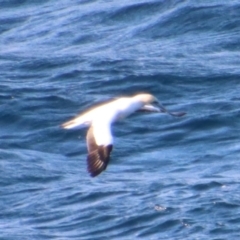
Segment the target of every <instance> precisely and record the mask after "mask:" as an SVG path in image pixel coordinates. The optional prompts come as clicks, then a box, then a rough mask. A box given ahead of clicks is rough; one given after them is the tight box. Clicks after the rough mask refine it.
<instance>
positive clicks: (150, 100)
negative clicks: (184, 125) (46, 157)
mask: <svg viewBox="0 0 240 240" xmlns="http://www.w3.org/2000/svg"><path fill="white" fill-rule="evenodd" d="M138 110H142V111H150V112H163V113H168V114H170V115H172V116H183V115H185V113H184V112H169V111H167V109H166V108H164V107H163V106H162V105H161V104H160V102H159V101H158V100H157V98H155V97H154V96H153V95H151V94H148V93H141V94H137V95H134V96H132V97H120V98H117V99H113V100H111V101H109V102H107V103H103V104H101V105H98V106H95V107H92V108H90V109H88V110H86V111H85V112H83V113H82V114H80V115H78V116H76V117H75V118H73V119H72V120H70V121H67V122H65V123H63V124H62V125H61V127H62V128H65V129H71V128H76V127H84V126H88V127H89V129H88V132H87V137H86V140H87V149H88V156H87V169H88V172H89V173H90V175H91V176H92V177H95V176H97V175H98V174H100V173H101V172H102V171H104V170H105V169H106V167H107V165H108V162H109V158H110V153H111V151H112V148H113V136H112V133H111V125H112V123H113V122H115V121H117V120H120V119H123V118H125V117H127V116H129V115H131V114H132V113H134V112H136V111H138Z"/></svg>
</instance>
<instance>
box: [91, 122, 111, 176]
mask: <svg viewBox="0 0 240 240" xmlns="http://www.w3.org/2000/svg"><path fill="white" fill-rule="evenodd" d="M87 148H88V156H87V169H88V172H89V173H90V175H91V176H92V177H95V176H97V175H99V174H100V173H101V172H102V171H104V170H105V169H106V167H107V165H108V162H109V159H110V153H111V151H112V145H108V146H98V145H97V144H96V142H95V139H94V135H93V127H92V126H91V127H90V128H89V130H88V132H87Z"/></svg>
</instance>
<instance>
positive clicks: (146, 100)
mask: <svg viewBox="0 0 240 240" xmlns="http://www.w3.org/2000/svg"><path fill="white" fill-rule="evenodd" d="M133 98H134V99H135V100H137V101H139V102H141V103H142V104H143V106H142V108H141V109H140V110H145V111H151V112H166V111H167V110H166V109H165V108H164V107H163V106H162V104H161V103H160V102H159V101H158V99H157V98H156V97H154V96H153V95H152V94H149V93H140V94H137V95H135V96H133Z"/></svg>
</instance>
